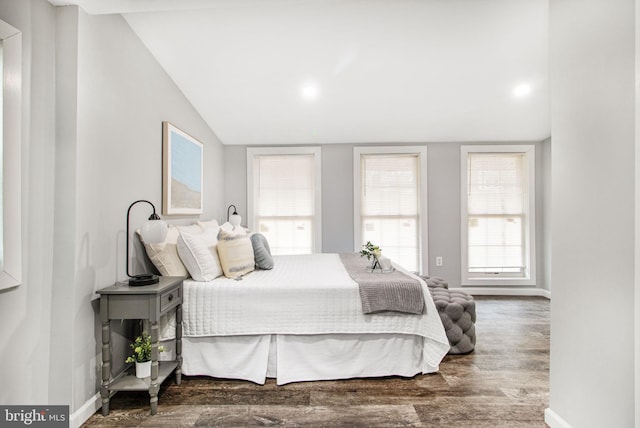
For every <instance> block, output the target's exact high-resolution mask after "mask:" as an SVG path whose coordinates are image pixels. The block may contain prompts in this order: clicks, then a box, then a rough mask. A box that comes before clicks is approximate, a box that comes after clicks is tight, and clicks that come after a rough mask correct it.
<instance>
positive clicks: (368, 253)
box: [360, 241, 382, 271]
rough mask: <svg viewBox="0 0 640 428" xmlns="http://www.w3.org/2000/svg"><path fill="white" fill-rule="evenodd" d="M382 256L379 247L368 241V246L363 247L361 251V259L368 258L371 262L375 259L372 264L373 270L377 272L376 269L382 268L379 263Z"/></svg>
mask: <svg viewBox="0 0 640 428" xmlns="http://www.w3.org/2000/svg"><path fill="white" fill-rule="evenodd" d="M381 254H382V250H381V249H380V247H378V246H377V245H374V244H372V243H371V241H367V243H366V244H364V245H363V246H362V250H361V251H360V257H366V258H367V260H371V258H372V257H373V262H372V263H371V268H370V269H371V270H372V271H373V270H375V269H376V268H380V263H379V262H378V257H380V255H381Z"/></svg>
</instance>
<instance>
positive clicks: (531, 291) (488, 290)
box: [451, 287, 551, 299]
mask: <svg viewBox="0 0 640 428" xmlns="http://www.w3.org/2000/svg"><path fill="white" fill-rule="evenodd" d="M451 290H458V291H464V292H466V293H469V294H471V295H473V296H534V297H546V298H547V299H551V292H550V291H549V290H544V289H542V288H534V287H521V288H520V287H458V288H451Z"/></svg>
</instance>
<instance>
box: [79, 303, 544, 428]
mask: <svg viewBox="0 0 640 428" xmlns="http://www.w3.org/2000/svg"><path fill="white" fill-rule="evenodd" d="M476 302H477V303H476V311H477V322H476V332H477V343H476V348H475V350H474V352H472V353H470V354H467V355H460V356H453V355H452V356H447V357H445V359H444V360H443V362H442V363H441V364H440V371H439V373H436V374H430V375H419V376H415V377H413V378H411V379H405V378H397V377H391V378H376V379H354V380H340V381H325V382H302V383H294V384H289V385H284V386H276V384H275V382H274V381H273V380H272V379H269V381H268V382H267V384H266V385H255V384H253V383H250V382H244V381H235V380H220V379H213V378H208V377H185V378H183V379H184V380H183V382H182V384H181V385H179V386H178V385H175V383H174V382H173V381H170V380H167V381H166V382H165V385H163V387H162V389H161V390H160V395H159V404H158V414H157V415H155V416H150V415H149V395H148V394H147V393H137V392H136V393H133V392H119V393H117V394H116V395H115V396H114V397H113V398H112V400H111V412H110V414H109V415H108V416H106V417H103V416H102V415H101V414H100V412H98V413H96V414H94V415H93V416H92V417H91V418H90V419H89V420H88V421H87V422H86V423H85V424H84V425H83V427H172V428H174V427H256V426H285V427H308V426H312V427H332V428H339V427H474V428H483V427H510V428H519V427H546V426H547V425H546V424H545V423H544V409H545V408H546V407H547V406H548V399H549V301H548V300H547V299H544V298H524V297H476Z"/></svg>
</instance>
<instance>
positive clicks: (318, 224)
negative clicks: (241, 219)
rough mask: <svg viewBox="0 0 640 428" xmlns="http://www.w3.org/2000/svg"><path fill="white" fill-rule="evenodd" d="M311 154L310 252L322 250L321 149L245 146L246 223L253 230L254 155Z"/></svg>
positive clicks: (313, 147)
mask: <svg viewBox="0 0 640 428" xmlns="http://www.w3.org/2000/svg"><path fill="white" fill-rule="evenodd" d="M262 155H266V156H269V155H272V156H287V155H292V156H295V155H313V160H314V169H315V171H314V173H315V174H314V175H315V178H314V202H313V204H314V213H313V222H314V230H313V245H312V249H311V251H312V253H321V252H322V150H321V149H320V147H319V146H304V147H248V148H247V225H248V227H249V229H251V230H255V213H254V202H255V201H254V188H253V179H254V171H253V160H254V158H255V157H256V156H262Z"/></svg>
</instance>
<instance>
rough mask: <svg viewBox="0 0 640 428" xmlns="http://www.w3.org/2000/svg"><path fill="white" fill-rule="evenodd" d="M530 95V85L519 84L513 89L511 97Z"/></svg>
mask: <svg viewBox="0 0 640 428" xmlns="http://www.w3.org/2000/svg"><path fill="white" fill-rule="evenodd" d="M530 93H531V85H529V84H528V83H521V84H519V85H516V87H515V88H513V95H515V96H516V97H526V96H527V95H529V94H530Z"/></svg>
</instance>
